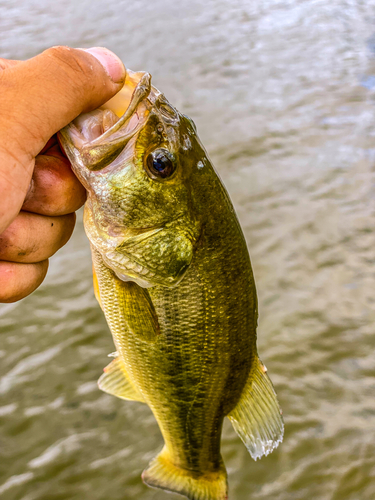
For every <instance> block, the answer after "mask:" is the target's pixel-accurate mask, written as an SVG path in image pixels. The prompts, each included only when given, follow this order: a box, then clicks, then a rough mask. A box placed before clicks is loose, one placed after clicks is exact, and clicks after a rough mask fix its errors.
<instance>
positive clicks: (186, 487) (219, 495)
mask: <svg viewBox="0 0 375 500" xmlns="http://www.w3.org/2000/svg"><path fill="white" fill-rule="evenodd" d="M168 455H169V454H168V451H167V449H166V448H165V447H164V449H163V450H162V451H161V453H160V454H159V455H158V456H157V457H156V458H154V460H152V462H151V463H150V465H149V467H148V468H147V469H146V470H144V471H143V474H142V479H143V482H144V483H145V484H147V485H148V486H151V487H153V488H161V489H162V490H165V491H170V492H174V493H179V494H180V495H185V496H186V497H187V498H188V499H189V500H227V499H228V493H227V492H228V486H227V473H226V470H225V467H224V465H223V466H222V468H221V469H220V470H218V471H216V472H207V473H205V474H203V475H198V474H196V473H194V472H193V471H189V470H186V469H181V468H179V467H176V466H175V465H173V464H172V462H171V461H170V460H169V456H168Z"/></svg>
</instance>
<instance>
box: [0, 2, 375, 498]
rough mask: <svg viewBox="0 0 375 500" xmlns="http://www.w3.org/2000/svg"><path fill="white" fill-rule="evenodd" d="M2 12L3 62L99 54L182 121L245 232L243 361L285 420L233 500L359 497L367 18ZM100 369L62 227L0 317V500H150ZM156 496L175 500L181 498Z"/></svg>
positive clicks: (232, 456) (369, 152)
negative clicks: (58, 245)
mask: <svg viewBox="0 0 375 500" xmlns="http://www.w3.org/2000/svg"><path fill="white" fill-rule="evenodd" d="M19 5H20V4H19V3H16V2H7V1H5V0H0V9H1V14H0V32H1V38H0V47H1V53H2V55H3V56H4V57H12V58H27V57H31V56H32V55H34V54H36V53H38V52H39V51H41V50H43V49H44V48H46V47H48V46H50V45H55V44H68V45H72V46H78V47H79V46H80V47H88V46H92V45H104V46H107V47H109V48H111V49H113V50H115V51H116V52H117V54H119V55H120V56H121V57H122V58H123V60H124V61H125V62H126V64H127V65H128V67H130V68H131V69H134V70H147V71H150V72H151V73H152V74H153V78H154V80H153V81H154V84H155V85H156V86H157V87H159V88H160V89H162V90H163V91H164V92H165V94H166V96H167V97H168V98H169V99H170V101H171V102H173V103H174V104H175V105H176V107H178V108H179V109H180V110H181V111H183V112H185V113H187V114H189V115H190V116H191V117H193V118H194V120H195V122H196V124H197V126H198V131H199V134H200V136H201V138H202V140H203V142H204V144H205V145H206V147H207V149H208V151H209V153H210V155H211V157H212V159H213V161H214V164H215V165H216V167H217V169H218V171H219V172H220V175H221V177H222V178H223V180H224V182H225V184H226V186H227V188H228V190H229V193H230V195H231V197H232V199H233V202H234V205H235V207H236V209H237V212H238V215H239V218H240V220H241V223H242V226H243V228H244V232H245V236H246V239H247V242H248V246H249V250H250V254H251V257H252V262H253V267H254V272H255V277H256V281H257V287H258V294H259V302H260V305H259V307H260V325H259V342H258V344H259V352H260V355H261V357H262V359H263V360H264V361H265V363H266V364H267V367H268V369H269V373H270V374H271V376H272V380H273V382H274V384H275V386H276V389H277V392H278V396H279V400H280V403H281V406H282V407H283V410H284V415H285V423H286V433H285V440H284V443H283V444H282V445H281V447H280V448H279V449H278V450H277V451H276V452H274V453H273V454H272V455H270V456H269V457H267V458H263V459H262V460H261V461H258V462H253V461H252V460H251V458H250V456H249V455H248V453H247V451H246V449H245V447H244V446H243V445H242V443H241V442H240V440H239V439H238V438H237V437H236V435H235V434H234V432H233V430H232V429H231V427H230V425H229V424H228V425H226V426H225V429H224V433H223V456H224V459H225V462H226V465H227V468H228V472H229V485H230V499H231V500H266V499H267V500H310V499H319V500H371V499H373V498H375V400H374V396H373V395H374V389H375V377H374V375H375V349H374V348H375V335H374V326H375V307H374V302H375V299H374V292H373V291H374V289H375V267H374V264H375V254H374V248H375V233H374V215H375V201H374V184H375V132H374V130H375V128H374V124H375V106H374V103H375V2H373V1H372V0H368V1H366V2H364V1H363V2H361V1H359V0H358V1H350V0H347V1H344V0H331V1H330V2H327V1H313V0H304V1H299V2H297V1H293V0H289V1H288V0H284V1H276V0H268V1H263V2H258V1H255V0H252V1H249V0H247V1H246V0H231V1H229V0H226V1H224V0H216V1H213V0H211V1H207V2H204V3H202V2H200V1H197V0H189V1H187V0H186V1H183V2H175V1H173V0H154V1H153V2H146V0H140V1H133V2H131V3H129V2H123V1H119V0H117V1H114V0H107V2H106V3H105V4H104V3H101V5H100V4H99V2H96V3H94V2H90V1H88V0H81V1H80V2H73V1H72V0H67V1H65V2H53V3H49V2H47V1H41V0H38V1H36V0H34V1H31V0H25V1H23V2H22V9H21V8H20V7H19ZM112 351H113V344H112V340H111V338H110V335H109V332H108V328H107V326H106V323H105V321H104V319H103V317H102V314H101V312H100V310H99V307H98V306H97V304H96V302H95V299H94V296H93V292H92V286H91V265H90V257H89V248H88V243H87V241H86V239H85V236H84V233H83V228H82V223H81V222H78V225H77V229H76V231H75V234H74V236H73V238H72V239H71V241H70V242H69V244H68V245H67V246H66V247H65V248H64V249H63V250H61V251H60V252H59V253H58V254H57V255H56V256H55V257H54V258H53V259H52V261H51V268H50V272H49V275H48V277H47V279H46V281H45V284H44V285H43V286H42V287H41V288H40V289H39V290H38V291H37V292H36V293H34V294H33V295H32V296H31V297H29V298H28V299H26V300H24V301H22V302H20V303H18V304H14V305H4V306H2V307H1V308H0V357H1V361H0V497H1V498H2V499H4V500H34V499H35V500H36V499H37V500H102V499H104V498H106V499H110V500H124V499H126V500H151V499H152V500H162V499H164V498H166V494H165V493H163V492H160V491H156V490H150V489H148V488H147V487H145V486H144V485H143V484H142V482H141V479H140V473H141V471H142V470H143V468H144V467H145V466H146V465H147V463H148V461H149V460H150V459H151V458H152V457H153V456H154V455H155V454H156V453H157V452H158V451H159V449H160V447H161V443H162V441H161V437H160V434H159V431H158V428H157V425H156V423H155V421H154V419H153V416H152V414H151V412H150V411H149V410H148V409H147V408H146V407H145V406H144V405H141V404H138V403H131V402H129V403H126V402H124V401H120V400H117V399H116V398H113V397H111V396H109V395H105V394H104V393H101V392H99V391H98V390H97V388H96V379H97V378H98V377H99V375H100V374H101V371H102V367H103V366H105V365H106V364H107V362H108V358H107V357H106V356H107V354H108V353H110V352H112ZM168 498H170V499H171V500H172V499H174V498H175V499H176V500H177V499H178V498H181V497H179V496H178V495H170V496H168Z"/></svg>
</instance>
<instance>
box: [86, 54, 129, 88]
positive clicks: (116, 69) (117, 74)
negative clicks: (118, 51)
mask: <svg viewBox="0 0 375 500" xmlns="http://www.w3.org/2000/svg"><path fill="white" fill-rule="evenodd" d="M81 50H84V51H85V52H88V53H89V54H91V55H92V56H94V57H95V58H96V59H97V60H98V61H99V62H100V64H101V65H102V66H103V68H104V69H105V70H106V72H107V73H108V74H109V76H110V77H111V78H112V80H113V81H114V82H115V83H120V82H122V81H124V79H125V76H126V69H125V66H124V64H123V62H122V61H121V59H119V58H118V57H117V56H116V55H115V54H114V53H113V52H111V51H110V50H108V49H105V48H104V47H92V48H91V49H81Z"/></svg>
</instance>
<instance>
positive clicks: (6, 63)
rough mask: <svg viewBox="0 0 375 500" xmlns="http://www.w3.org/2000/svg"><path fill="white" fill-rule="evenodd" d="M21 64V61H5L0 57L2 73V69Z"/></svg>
mask: <svg viewBox="0 0 375 500" xmlns="http://www.w3.org/2000/svg"><path fill="white" fill-rule="evenodd" d="M19 62H21V61H15V60H13V59H3V58H1V57H0V71H1V70H2V69H7V68H11V67H12V66H15V65H16V64H18V63H19Z"/></svg>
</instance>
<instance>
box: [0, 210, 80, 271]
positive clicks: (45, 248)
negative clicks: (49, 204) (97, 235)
mask: <svg viewBox="0 0 375 500" xmlns="http://www.w3.org/2000/svg"><path fill="white" fill-rule="evenodd" d="M74 224H75V214H69V215H62V216H61V217H46V216H44V215H37V214H31V213H28V212H20V213H19V215H18V216H17V217H16V218H15V219H14V221H13V222H12V224H11V225H10V226H9V227H8V228H7V229H6V230H5V231H4V232H3V233H2V234H0V260H1V261H4V260H6V261H10V262H23V263H36V262H40V261H42V260H45V259H48V258H49V257H51V256H52V255H53V254H54V253H56V252H57V250H58V249H59V248H61V247H62V246H63V245H65V243H66V242H67V241H68V240H69V238H70V236H71V234H72V232H73V229H74Z"/></svg>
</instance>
